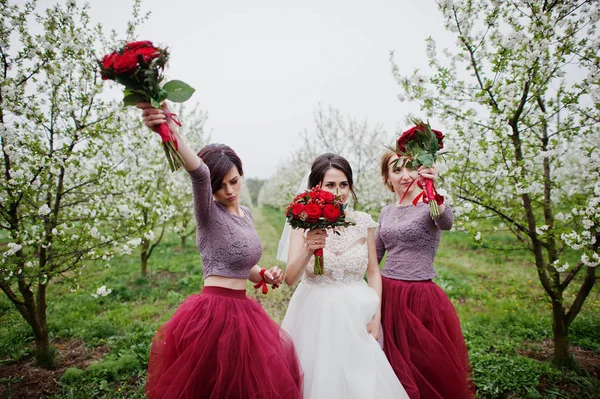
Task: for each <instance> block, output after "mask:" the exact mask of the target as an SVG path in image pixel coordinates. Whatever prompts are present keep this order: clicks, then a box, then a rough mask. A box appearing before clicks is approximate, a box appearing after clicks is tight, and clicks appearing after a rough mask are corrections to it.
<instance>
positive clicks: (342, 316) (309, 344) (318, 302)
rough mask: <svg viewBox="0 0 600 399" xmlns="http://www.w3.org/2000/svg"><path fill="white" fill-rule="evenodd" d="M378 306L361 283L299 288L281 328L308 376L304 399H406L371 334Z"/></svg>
mask: <svg viewBox="0 0 600 399" xmlns="http://www.w3.org/2000/svg"><path fill="white" fill-rule="evenodd" d="M378 304H379V298H378V296H377V293H376V292H375V291H374V290H373V289H371V288H370V287H369V286H368V285H367V284H366V283H365V282H364V281H362V280H360V281H357V282H356V283H354V284H351V285H349V284H342V283H338V284H335V285H330V286H325V285H313V284H309V283H306V282H302V283H300V284H299V285H298V288H296V291H295V292H294V295H293V296H292V299H291V301H290V304H289V307H288V310H287V313H286V315H285V318H284V320H283V323H282V327H283V328H284V329H285V330H286V331H287V332H288V333H289V335H290V336H291V337H292V340H293V341H294V345H295V347H296V351H297V353H298V357H299V359H300V365H301V367H302V369H303V371H304V389H303V391H304V398H305V399H308V398H310V399H320V398H323V399H336V398H339V399H349V398H356V399H368V398H408V395H407V394H406V392H405V391H404V388H403V387H402V385H401V384H400V382H399V381H398V379H397V377H396V375H395V373H394V371H393V370H392V367H391V366H390V364H389V363H388V361H387V358H386V357H385V354H384V353H383V350H382V349H381V347H380V346H379V344H378V343H377V341H376V340H375V338H374V337H373V336H372V335H371V334H369V333H368V332H367V324H368V323H369V322H370V321H371V318H372V317H373V315H374V314H375V312H376V311H377V306H378Z"/></svg>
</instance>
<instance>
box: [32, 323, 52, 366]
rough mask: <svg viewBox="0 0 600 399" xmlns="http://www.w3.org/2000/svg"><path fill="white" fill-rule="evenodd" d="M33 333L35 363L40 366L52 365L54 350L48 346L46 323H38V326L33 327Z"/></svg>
mask: <svg viewBox="0 0 600 399" xmlns="http://www.w3.org/2000/svg"><path fill="white" fill-rule="evenodd" d="M36 324H37V323H36ZM33 333H34V336H35V359H36V360H37V363H38V364H39V365H40V366H42V367H46V368H50V367H52V366H53V364H54V351H53V350H52V348H51V347H50V341H49V339H48V327H47V326H46V323H43V325H42V323H39V328H34V329H33Z"/></svg>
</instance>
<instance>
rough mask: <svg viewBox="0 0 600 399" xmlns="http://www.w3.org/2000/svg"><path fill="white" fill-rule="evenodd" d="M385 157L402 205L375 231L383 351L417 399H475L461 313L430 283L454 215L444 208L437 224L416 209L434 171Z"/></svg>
mask: <svg viewBox="0 0 600 399" xmlns="http://www.w3.org/2000/svg"><path fill="white" fill-rule="evenodd" d="M397 159H398V156H397V155H396V153H394V152H391V151H390V152H387V153H385V154H384V155H383V157H382V159H381V176H382V178H383V181H384V183H385V185H386V187H387V188H388V189H389V190H390V191H392V192H394V193H395V194H396V196H397V199H398V201H397V202H396V203H395V204H392V205H388V206H386V207H384V208H383V209H382V210H381V213H380V215H379V227H378V229H377V232H376V237H375V239H376V247H377V259H378V261H379V262H381V259H382V258H383V256H384V254H385V253H386V252H387V258H386V262H385V266H384V267H383V269H382V270H381V276H382V283H383V292H382V319H381V320H382V326H383V350H384V351H385V354H386V355H387V358H388V360H389V361H390V363H391V365H392V367H393V369H394V371H395V372H396V375H397V376H398V378H399V379H400V381H401V382H402V385H403V386H404V388H405V389H406V391H407V393H408V395H409V396H410V398H411V399H418V398H421V399H462V398H471V397H473V394H474V390H475V386H474V384H473V379H472V375H471V366H470V363H469V357H468V353H467V347H466V344H465V340H464V338H463V334H462V331H461V328H460V322H459V320H458V316H457V314H456V310H455V309H454V307H453V306H452V303H451V302H450V300H449V299H448V297H447V296H446V294H445V293H444V292H443V291H442V290H441V289H440V288H439V287H438V286H437V285H436V284H435V283H434V282H432V281H431V279H432V278H434V277H436V276H437V274H436V272H435V270H434V268H433V259H434V257H435V253H436V252H437V248H438V245H439V243H440V237H441V235H442V230H450V229H451V228H452V223H453V221H454V215H453V213H452V209H450V207H449V206H446V205H443V204H442V205H440V206H439V214H440V215H439V216H438V217H437V218H435V219H432V217H431V216H430V213H429V206H428V205H427V204H425V203H423V202H420V203H418V204H417V205H416V206H415V205H413V200H414V199H415V198H416V197H417V196H418V195H419V193H420V192H421V189H420V188H419V187H418V186H417V184H413V181H414V180H416V179H422V178H425V179H432V180H436V179H437V171H436V170H435V167H434V168H426V167H420V168H419V169H418V170H415V169H413V168H411V165H410V163H409V162H407V160H406V159H403V158H400V161H399V162H398V163H396V161H397Z"/></svg>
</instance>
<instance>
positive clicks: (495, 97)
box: [392, 0, 600, 366]
mask: <svg viewBox="0 0 600 399" xmlns="http://www.w3.org/2000/svg"><path fill="white" fill-rule="evenodd" d="M438 4H439V9H440V11H441V12H442V13H443V17H444V21H445V26H446V28H447V29H448V30H449V31H450V32H451V33H452V34H454V35H455V36H456V39H457V42H456V49H455V50H453V51H450V50H444V56H443V57H442V56H439V55H438V54H437V51H436V45H435V41H434V40H433V39H432V38H429V39H428V40H427V55H428V57H429V66H430V69H431V71H430V74H429V75H425V74H423V73H421V72H420V71H415V72H414V73H413V75H412V76H409V75H403V74H402V73H400V71H399V67H398V65H396V64H394V63H393V61H392V64H393V65H392V69H393V73H394V75H395V77H396V79H397V82H398V84H399V85H400V87H401V89H402V94H401V97H402V98H403V99H406V100H413V101H417V102H419V103H420V104H421V107H422V110H423V111H424V112H426V113H427V114H428V116H430V117H437V118H439V119H440V120H441V121H443V123H444V124H445V125H446V127H447V128H448V129H447V130H448V136H447V143H448V144H449V150H450V151H451V152H454V154H455V155H456V156H454V157H453V158H452V165H450V168H449V170H448V172H447V173H446V181H445V186H446V188H447V189H449V191H451V192H452V195H453V197H454V199H455V201H456V202H457V203H456V211H457V212H458V213H460V214H462V218H460V220H461V221H462V226H463V228H465V229H468V230H470V231H472V232H473V234H474V235H475V238H476V239H477V240H480V241H481V242H482V243H484V244H485V245H489V246H493V245H495V244H494V243H495V238H497V237H498V233H494V232H493V230H507V231H509V232H510V233H512V235H514V237H516V238H517V239H518V243H519V244H518V247H519V248H523V249H526V250H528V251H529V253H530V256H531V260H532V263H534V264H535V267H536V270H537V274H538V276H539V281H540V283H541V285H542V286H543V288H544V290H545V292H546V293H547V295H548V296H549V298H550V300H551V306H552V320H553V323H552V326H553V331H554V345H555V353H554V360H555V362H556V363H557V364H559V365H563V366H564V365H567V364H568V362H569V346H568V342H569V341H568V334H569V326H570V325H571V323H572V322H573V320H575V318H576V316H577V315H578V314H579V312H580V311H581V308H582V306H583V304H584V302H585V300H586V298H587V296H588V294H589V293H590V291H591V289H592V288H593V286H594V284H595V281H596V275H595V271H596V269H595V267H596V266H597V265H598V264H599V263H600V256H599V254H598V245H599V242H600V240H599V239H600V208H599V205H600V148H599V145H600V108H599V107H598V104H599V103H600V56H599V55H598V54H600V36H599V35H598V31H597V23H598V20H599V19H600V3H598V2H596V1H586V0H578V1H565V0H557V1H552V2H550V1H533V0H520V1H514V2H505V1H500V0H477V1H453V0H443V1H440V2H439V3H438ZM444 57H445V58H444ZM392 59H393V57H392ZM444 59H445V61H443V60H444ZM465 71H466V72H465ZM459 155H460V156H459ZM486 231H487V232H486ZM571 297H572V298H573V299H572V300H568V299H567V298H571Z"/></svg>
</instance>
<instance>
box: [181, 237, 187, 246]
mask: <svg viewBox="0 0 600 399" xmlns="http://www.w3.org/2000/svg"><path fill="white" fill-rule="evenodd" d="M185 238H186V237H185V236H181V248H182V249H183V248H185Z"/></svg>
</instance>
